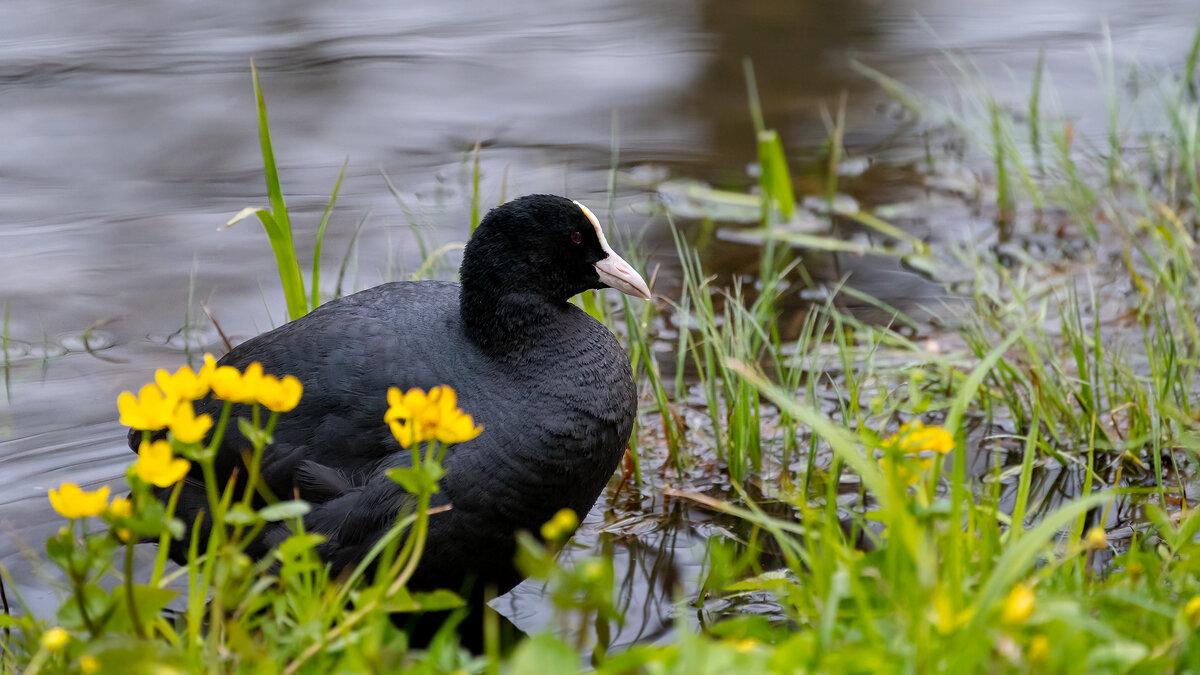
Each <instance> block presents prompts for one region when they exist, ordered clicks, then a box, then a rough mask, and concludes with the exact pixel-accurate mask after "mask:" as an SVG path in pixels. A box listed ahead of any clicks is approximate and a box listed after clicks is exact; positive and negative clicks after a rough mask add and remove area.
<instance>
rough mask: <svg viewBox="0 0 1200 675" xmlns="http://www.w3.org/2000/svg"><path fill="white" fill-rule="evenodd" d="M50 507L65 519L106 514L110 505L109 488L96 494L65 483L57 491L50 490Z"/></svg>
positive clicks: (97, 491)
mask: <svg viewBox="0 0 1200 675" xmlns="http://www.w3.org/2000/svg"><path fill="white" fill-rule="evenodd" d="M47 495H48V496H49V497H50V506H53V507H54V510H55V511H58V512H59V514H60V515H62V516H63V517H65V518H87V517H88V516H98V515H100V514H101V513H104V507H105V505H106V504H108V486H107V485H105V486H104V487H102V488H100V489H99V490H96V491H95V492H84V491H83V490H80V489H79V486H78V485H76V484H74V483H63V484H62V485H60V486H59V488H58V489H57V490H50V491H49V492H48V493H47Z"/></svg>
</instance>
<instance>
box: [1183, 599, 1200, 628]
mask: <svg viewBox="0 0 1200 675" xmlns="http://www.w3.org/2000/svg"><path fill="white" fill-rule="evenodd" d="M1183 614H1184V616H1186V617H1187V618H1188V621H1191V622H1192V625H1193V626H1196V625H1200V595H1193V596H1192V599H1191V600H1188V601H1187V604H1186V605H1184V606H1183Z"/></svg>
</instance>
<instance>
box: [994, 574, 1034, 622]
mask: <svg viewBox="0 0 1200 675" xmlns="http://www.w3.org/2000/svg"><path fill="white" fill-rule="evenodd" d="M1036 601H1037V596H1035V595H1034V593H1033V588H1032V587H1031V586H1030V585H1029V584H1017V585H1016V586H1013V589H1012V590H1011V591H1009V593H1008V597H1007V598H1005V599H1004V608H1003V609H1002V610H1001V611H1000V620H1001V621H1002V622H1004V623H1005V624H1007V625H1009V626H1019V625H1021V624H1023V623H1025V622H1026V621H1027V620H1029V617H1030V616H1031V615H1033V606H1034V604H1035V603H1036Z"/></svg>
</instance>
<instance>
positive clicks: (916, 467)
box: [879, 455, 933, 485]
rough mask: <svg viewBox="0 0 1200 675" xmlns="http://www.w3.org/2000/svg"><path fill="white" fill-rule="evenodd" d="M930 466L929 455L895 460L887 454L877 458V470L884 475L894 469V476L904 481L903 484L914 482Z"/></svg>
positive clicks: (931, 461) (931, 460) (931, 462)
mask: <svg viewBox="0 0 1200 675" xmlns="http://www.w3.org/2000/svg"><path fill="white" fill-rule="evenodd" d="M932 466H933V459H932V458H929V457H925V458H918V459H915V460H907V459H902V460H900V461H896V459H895V458H894V457H890V456H887V455H885V456H883V457H880V458H879V470H880V471H883V473H884V474H885V475H888V474H891V473H892V471H895V472H896V477H897V478H899V479H900V480H902V481H904V484H905V485H912V484H913V483H916V482H917V481H918V480H920V478H921V476H922V475H923V474H924V473H925V472H926V471H928V470H929V469H930V468H931V467H932Z"/></svg>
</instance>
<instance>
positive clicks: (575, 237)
mask: <svg viewBox="0 0 1200 675" xmlns="http://www.w3.org/2000/svg"><path fill="white" fill-rule="evenodd" d="M571 241H573V242H575V243H576V244H578V243H579V242H581V241H583V235H581V234H579V233H578V232H572V233H571Z"/></svg>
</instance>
